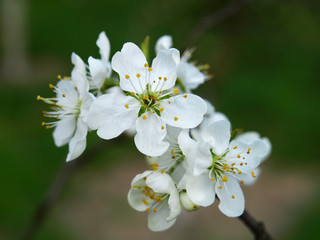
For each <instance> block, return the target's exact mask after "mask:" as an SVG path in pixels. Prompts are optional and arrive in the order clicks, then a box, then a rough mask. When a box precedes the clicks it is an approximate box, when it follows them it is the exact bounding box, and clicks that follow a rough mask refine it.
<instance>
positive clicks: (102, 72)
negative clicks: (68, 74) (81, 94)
mask: <svg viewBox="0 0 320 240" xmlns="http://www.w3.org/2000/svg"><path fill="white" fill-rule="evenodd" d="M88 63H89V70H90V74H91V76H92V81H93V82H94V84H95V86H96V87H97V88H98V89H100V88H101V87H102V85H103V83H104V81H105V79H106V78H108V77H110V75H111V69H110V68H108V67H107V66H106V65H105V64H104V63H103V61H101V60H98V59H95V58H93V57H89V59H88Z"/></svg>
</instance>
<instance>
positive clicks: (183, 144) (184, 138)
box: [178, 129, 196, 156]
mask: <svg viewBox="0 0 320 240" xmlns="http://www.w3.org/2000/svg"><path fill="white" fill-rule="evenodd" d="M178 143H179V147H180V149H181V150H182V153H183V155H185V156H186V155H188V154H189V153H190V151H191V149H192V148H193V147H194V145H195V143H196V141H194V140H193V139H192V138H191V137H190V134H189V129H184V130H182V131H181V132H180V134H179V136H178Z"/></svg>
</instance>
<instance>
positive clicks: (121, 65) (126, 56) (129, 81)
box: [111, 42, 148, 93]
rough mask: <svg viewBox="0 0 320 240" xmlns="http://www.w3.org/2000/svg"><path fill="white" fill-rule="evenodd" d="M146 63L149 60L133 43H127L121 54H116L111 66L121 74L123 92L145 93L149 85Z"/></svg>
mask: <svg viewBox="0 0 320 240" xmlns="http://www.w3.org/2000/svg"><path fill="white" fill-rule="evenodd" d="M146 63H147V60H146V58H145V56H144V54H143V52H142V51H141V50H140V48H139V47H138V46H137V45H135V44H133V43H130V42H129V43H125V44H124V45H123V47H122V49H121V52H116V54H115V55H114V56H113V57H112V61H111V66H112V69H113V70H114V71H115V72H117V73H118V74H119V76H120V87H121V88H122V89H123V90H125V91H129V92H136V93H142V92H143V90H144V89H145V88H146V84H147V82H146V72H147V69H148V68H147V67H145V64H146ZM137 74H139V75H137ZM138 76H139V77H138Z"/></svg>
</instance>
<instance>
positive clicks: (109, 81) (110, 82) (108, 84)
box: [99, 78, 119, 93]
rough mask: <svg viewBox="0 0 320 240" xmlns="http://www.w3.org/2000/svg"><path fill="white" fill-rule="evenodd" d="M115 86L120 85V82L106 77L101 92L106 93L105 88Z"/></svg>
mask: <svg viewBox="0 0 320 240" xmlns="http://www.w3.org/2000/svg"><path fill="white" fill-rule="evenodd" d="M114 86H119V82H116V81H114V80H113V79H111V78H106V79H105V80H104V82H103V84H102V86H101V88H100V89H99V90H100V92H102V93H104V91H105V90H107V89H108V88H111V87H114Z"/></svg>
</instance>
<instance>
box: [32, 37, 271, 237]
mask: <svg viewBox="0 0 320 240" xmlns="http://www.w3.org/2000/svg"><path fill="white" fill-rule="evenodd" d="M97 46H98V47H99V49H100V55H101V59H95V58H93V57H89V59H88V65H86V64H85V63H84V62H83V60H82V59H81V58H80V57H79V56H77V55H76V54H75V53H73V54H72V63H73V64H74V68H73V70H72V73H71V77H63V78H61V77H59V79H60V80H59V82H58V83H57V85H56V86H53V85H51V84H50V88H52V90H53V91H54V92H55V94H56V97H53V98H43V97H40V96H38V97H37V98H38V100H43V101H44V102H46V103H48V104H50V105H52V106H51V107H50V108H51V110H50V111H48V112H44V116H46V117H52V118H54V119H55V121H53V122H47V123H45V122H43V123H42V125H44V126H46V128H51V127H55V129H54V132H53V138H54V141H55V144H56V145H57V146H58V147H59V146H62V145H65V144H69V153H68V155H67V159H66V160H67V161H70V160H73V159H75V158H77V157H79V156H80V155H81V154H82V153H83V151H84V150H85V148H86V136H87V132H88V131H91V130H97V135H98V136H99V137H101V138H103V139H106V140H109V139H113V138H116V137H118V136H119V135H120V134H121V133H123V132H127V133H129V134H132V135H135V136H134V142H135V145H136V147H137V149H138V150H139V151H140V152H141V153H143V154H144V155H146V159H147V162H148V164H149V166H150V170H146V171H145V172H143V173H141V174H138V175H137V176H136V177H135V178H134V179H133V180H132V183H131V189H130V191H129V193H128V201H129V204H130V205H131V206H132V207H133V208H134V209H136V210H137V211H147V212H148V227H149V228H150V229H151V230H152V231H163V230H166V229H168V228H169V227H171V226H172V225H173V224H174V223H175V221H176V218H177V217H178V215H179V214H180V212H181V209H185V210H187V211H194V210H197V209H199V208H200V207H207V206H209V205H211V204H212V203H213V202H214V201H215V198H216V197H217V198H218V199H219V201H220V203H219V209H220V210H221V212H223V213H224V214H225V215H227V216H229V217H237V216H240V215H241V214H242V213H243V211H244V205H245V202H244V196H243V193H242V190H241V187H240V185H241V184H252V183H253V182H254V181H255V179H256V177H257V176H258V174H259V168H258V167H259V164H260V163H261V162H262V161H263V160H265V159H266V158H267V156H268V155H269V154H270V151H271V144H270V142H269V140H268V139H267V138H261V137H260V136H259V134H257V133H255V132H248V133H242V134H237V132H236V131H231V125H230V122H229V120H228V118H227V117H226V116H225V115H224V114H222V113H219V112H216V111H215V109H214V107H213V106H212V105H211V104H210V103H209V102H208V101H206V100H203V99H202V98H201V97H199V96H197V95H194V94H192V93H191V91H192V90H194V89H196V88H197V87H198V86H199V85H200V84H202V83H204V82H205V81H206V80H208V79H210V76H209V75H208V74H207V73H206V72H204V70H207V69H208V66H207V65H200V66H196V65H195V64H194V63H192V62H190V59H191V57H192V52H193V50H187V51H186V52H185V53H184V54H183V55H182V56H181V57H180V52H179V51H178V50H177V49H175V48H172V38H171V37H170V36H163V37H161V38H160V39H159V40H158V41H157V43H156V46H155V52H156V57H155V58H154V59H153V61H152V62H148V61H147V59H148V58H149V56H148V52H149V51H148V50H149V44H148V38H146V40H145V42H144V43H143V45H142V49H143V50H144V51H142V50H141V49H140V48H139V47H138V46H137V45H135V44H133V43H130V42H129V43H125V44H124V45H123V47H122V49H121V51H118V52H116V53H115V55H114V56H113V57H112V60H111V62H110V61H109V55H110V42H109V40H108V38H107V36H106V34H105V33H104V32H102V33H101V34H100V35H99V38H98V40H97Z"/></svg>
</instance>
